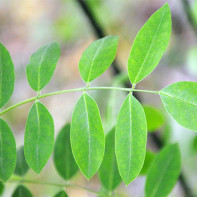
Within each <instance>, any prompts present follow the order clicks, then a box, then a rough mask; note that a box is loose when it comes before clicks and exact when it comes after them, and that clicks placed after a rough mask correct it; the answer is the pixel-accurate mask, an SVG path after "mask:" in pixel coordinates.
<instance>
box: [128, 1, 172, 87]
mask: <svg viewBox="0 0 197 197" xmlns="http://www.w3.org/2000/svg"><path fill="white" fill-rule="evenodd" d="M170 34H171V14H170V8H169V5H168V4H167V3H166V4H165V5H164V6H163V7H162V8H160V9H159V10H158V11H156V12H155V13H154V14H153V15H152V16H151V17H150V19H149V20H148V21H147V22H146V23H145V25H144V26H143V27H142V28H141V30H140V31H139V32H138V34H137V36H136V38H135V40H134V43H133V46H132V48H131V53H130V56H129V60H128V73H129V78H130V81H131V83H132V84H136V83H138V82H139V81H141V80H142V79H144V78H145V77H146V76H147V75H149V74H150V73H151V72H152V71H153V70H154V69H155V67H156V66H157V65H158V63H159V61H160V59H161V58H162V56H163V54H164V52H165V50H166V48H167V46H168V42H169V39H170Z"/></svg>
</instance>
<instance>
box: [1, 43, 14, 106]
mask: <svg viewBox="0 0 197 197" xmlns="http://www.w3.org/2000/svg"><path fill="white" fill-rule="evenodd" d="M14 81H15V75H14V64H13V62H12V59H11V57H10V54H9V52H8V50H7V49H6V48H5V47H4V46H3V44H2V43H0V108H1V107H3V106H4V105H5V104H6V103H7V102H8V100H9V99H10V97H11V95H12V93H13V91H14Z"/></svg>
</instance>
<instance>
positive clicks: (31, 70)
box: [26, 42, 60, 91]
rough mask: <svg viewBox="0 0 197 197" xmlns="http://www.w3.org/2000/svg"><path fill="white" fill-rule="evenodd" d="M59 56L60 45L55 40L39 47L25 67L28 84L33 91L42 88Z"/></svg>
mask: <svg viewBox="0 0 197 197" xmlns="http://www.w3.org/2000/svg"><path fill="white" fill-rule="evenodd" d="M59 57H60V46H59V44H57V43H56V42H52V43H50V44H47V45H45V46H43V47H41V48H39V49H38V50H37V51H36V52H35V53H34V54H33V55H32V56H31V59H30V62H29V64H28V65H27V67H26V75H27V80H28V82H29V85H30V86H31V88H32V89H34V90H35V91H39V90H41V89H42V88H44V87H45V86H46V85H47V83H48V82H49V81H50V80H51V78H52V76H53V73H54V71H55V67H56V64H57V62H58V59H59Z"/></svg>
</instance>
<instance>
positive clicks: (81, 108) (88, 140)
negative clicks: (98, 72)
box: [71, 93, 105, 179]
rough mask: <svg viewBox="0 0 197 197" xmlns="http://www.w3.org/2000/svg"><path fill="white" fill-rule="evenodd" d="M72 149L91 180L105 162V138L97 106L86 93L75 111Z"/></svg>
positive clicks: (72, 127)
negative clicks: (103, 161)
mask: <svg viewBox="0 0 197 197" xmlns="http://www.w3.org/2000/svg"><path fill="white" fill-rule="evenodd" d="M71 147H72V151H73V154H74V158H75V160H76V162H77V164H78V166H79V168H80V170H81V172H82V173H83V174H84V175H85V176H86V177H87V179H90V178H91V177H92V176H93V175H94V174H95V173H96V171H97V170H98V168H99V167H100V165H101V162H102V160H103V156H104V151H105V138H104V132H103V127H102V122H101V117H100V113H99V109H98V107H97V104H96V102H95V101H94V100H93V99H92V98H91V97H90V96H88V95H87V94H86V93H84V94H83V95H82V96H81V97H80V99H79V100H78V102H77V104H76V106H75V109H74V111H73V116H72V124H71Z"/></svg>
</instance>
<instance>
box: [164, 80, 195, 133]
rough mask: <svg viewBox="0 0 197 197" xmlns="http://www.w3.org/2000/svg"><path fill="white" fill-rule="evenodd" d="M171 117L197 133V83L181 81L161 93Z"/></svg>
mask: <svg viewBox="0 0 197 197" xmlns="http://www.w3.org/2000/svg"><path fill="white" fill-rule="evenodd" d="M160 96H161V100H162V102H163V104H164V106H165V108H166V110H167V111H168V112H169V113H170V115H171V116H172V117H173V118H174V119H175V120H176V121H177V122H178V123H179V124H180V125H182V126H184V127H186V128H188V129H191V130H194V131H197V83H196V82H190V81H180V82H177V83H174V84H171V85H169V86H168V87H166V88H164V89H162V90H161V91H160Z"/></svg>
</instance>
